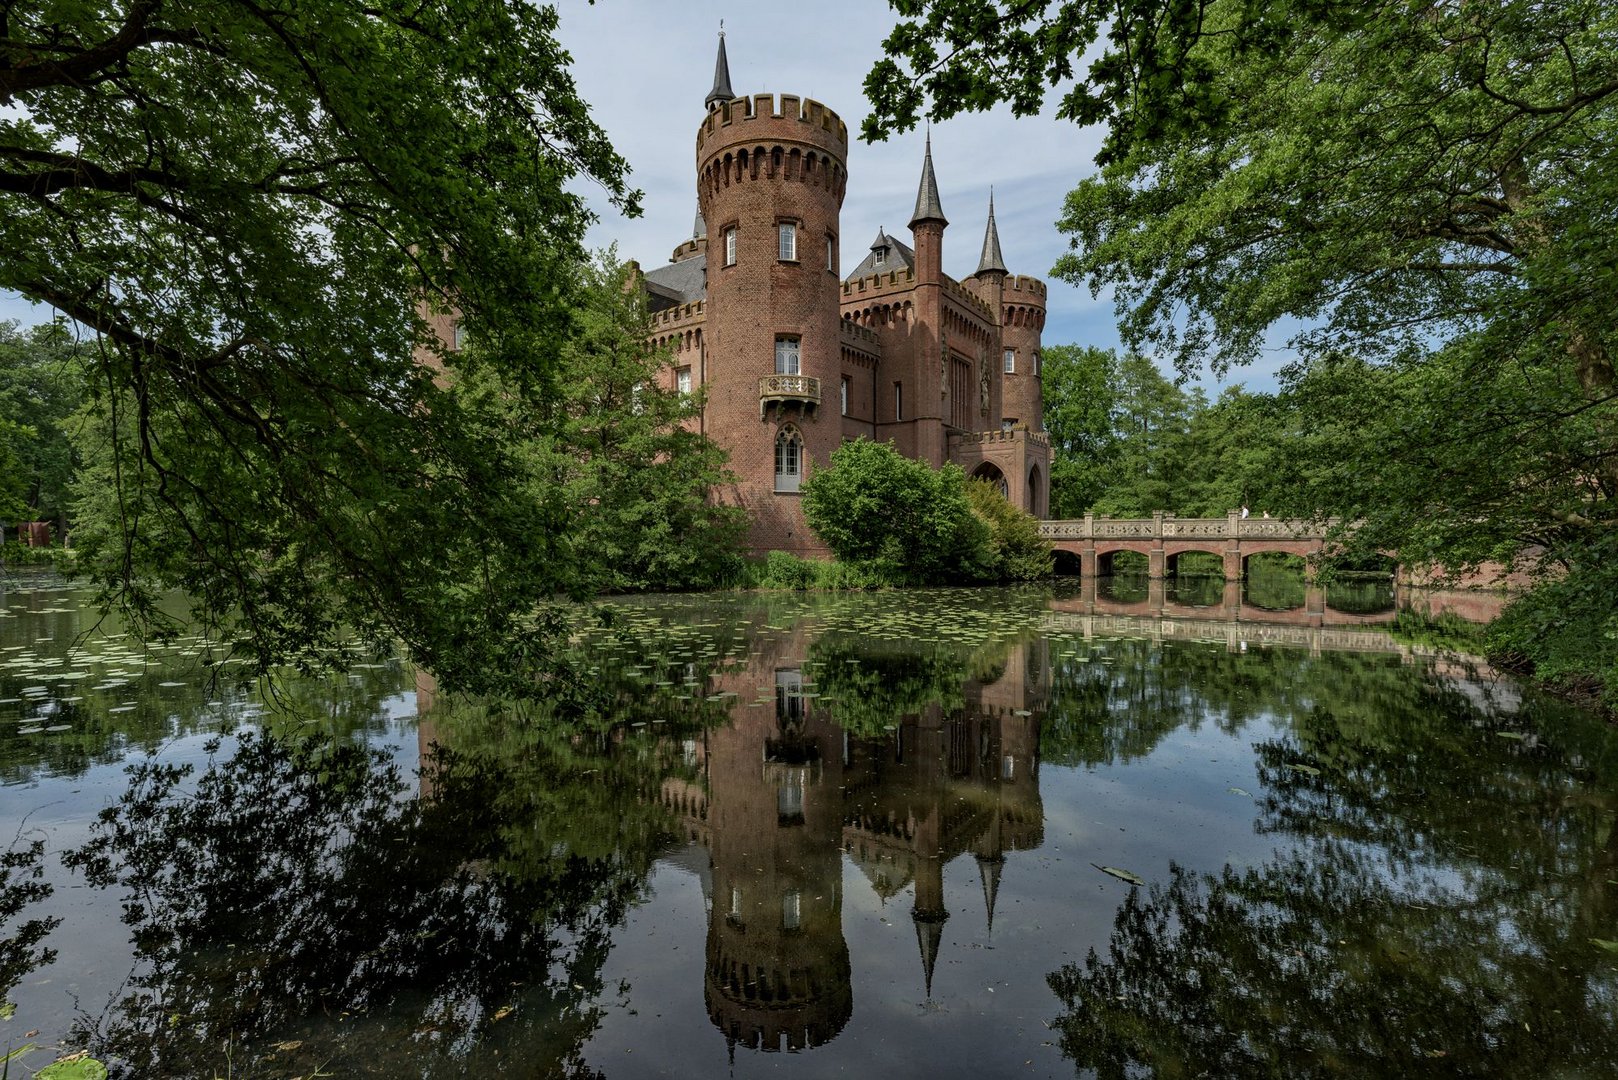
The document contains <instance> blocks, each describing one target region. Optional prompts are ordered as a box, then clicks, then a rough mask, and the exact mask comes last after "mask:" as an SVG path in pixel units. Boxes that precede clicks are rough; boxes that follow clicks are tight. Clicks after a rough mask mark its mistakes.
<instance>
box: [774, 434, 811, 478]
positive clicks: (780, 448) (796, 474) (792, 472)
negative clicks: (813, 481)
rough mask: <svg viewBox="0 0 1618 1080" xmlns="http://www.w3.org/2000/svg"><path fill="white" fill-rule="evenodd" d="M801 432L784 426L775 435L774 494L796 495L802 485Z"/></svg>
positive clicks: (802, 457)
mask: <svg viewBox="0 0 1618 1080" xmlns="http://www.w3.org/2000/svg"><path fill="white" fill-rule="evenodd" d="M803 460H804V442H803V432H801V431H799V430H798V429H797V427H796V426H795V425H793V424H786V425H783V426H782V427H781V429H780V430H779V431H777V432H776V433H775V492H776V494H778V495H796V494H798V493H799V492H800V491H801V490H802V485H803Z"/></svg>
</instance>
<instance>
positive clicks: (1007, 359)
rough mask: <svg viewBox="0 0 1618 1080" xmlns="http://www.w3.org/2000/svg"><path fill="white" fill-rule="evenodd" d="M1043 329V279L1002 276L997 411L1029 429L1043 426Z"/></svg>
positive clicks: (1042, 429) (1038, 428)
mask: <svg viewBox="0 0 1618 1080" xmlns="http://www.w3.org/2000/svg"><path fill="white" fill-rule="evenodd" d="M1044 329H1045V283H1044V282H1043V281H1040V280H1039V279H1038V278H1031V277H1024V276H1022V275H1020V274H1018V275H1015V276H1012V277H1005V278H1003V286H1002V289H1001V300H1000V348H1001V350H1002V351H1001V375H1000V388H1001V390H1000V392H1001V398H1000V400H1001V407H1000V408H1001V411H1000V415H1001V416H1002V417H1004V418H1006V419H1011V420H1016V421H1017V423H1018V425H1020V426H1025V427H1027V428H1029V429H1030V430H1032V431H1044V430H1045V415H1044V413H1045V396H1044V394H1043V392H1042V391H1041V388H1040V381H1039V380H1040V364H1041V359H1040V333H1041V332H1042V331H1043V330H1044ZM1008 369H1009V370H1008Z"/></svg>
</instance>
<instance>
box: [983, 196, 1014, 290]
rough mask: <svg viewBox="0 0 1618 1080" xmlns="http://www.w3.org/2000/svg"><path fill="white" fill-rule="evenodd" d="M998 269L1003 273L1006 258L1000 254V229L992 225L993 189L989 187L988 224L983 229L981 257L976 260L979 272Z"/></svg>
mask: <svg viewBox="0 0 1618 1080" xmlns="http://www.w3.org/2000/svg"><path fill="white" fill-rule="evenodd" d="M991 270H998V271H1000V273H1002V274H1004V273H1006V272H1007V270H1006V260H1005V259H1004V258H1002V257H1001V255H1000V230H999V229H996V228H995V227H994V189H993V188H990V189H989V225H988V228H986V229H984V230H983V258H981V259H979V260H978V270H977V272H978V273H979V274H983V273H987V272H989V271H991Z"/></svg>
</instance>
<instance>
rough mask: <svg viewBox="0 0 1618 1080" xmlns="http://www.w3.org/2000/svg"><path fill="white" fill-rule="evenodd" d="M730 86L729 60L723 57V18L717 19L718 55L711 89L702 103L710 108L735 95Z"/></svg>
mask: <svg viewBox="0 0 1618 1080" xmlns="http://www.w3.org/2000/svg"><path fill="white" fill-rule="evenodd" d="M735 96H736V93H735V91H733V90H731V88H730V61H729V60H727V59H726V58H725V20H724V19H720V20H719V56H718V58H717V59H716V60H714V65H713V89H712V90H710V91H708V96H707V97H705V98H703V99H702V100H703V104H704V105H706V106H708V108H710V109H712V108H713V107H714V106H715V105H722V104H724V103H725V102H727V101H729V100H730V99H731V98H733V97H735Z"/></svg>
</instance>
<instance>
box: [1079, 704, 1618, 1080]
mask: <svg viewBox="0 0 1618 1080" xmlns="http://www.w3.org/2000/svg"><path fill="white" fill-rule="evenodd" d="M1389 685H1390V686H1392V685H1394V684H1393V683H1392V681H1391V680H1390V684H1389ZM1415 685H1416V686H1418V687H1419V686H1421V685H1422V684H1420V683H1417V684H1415ZM1425 685H1426V689H1424V690H1419V691H1417V693H1418V694H1419V695H1421V696H1423V697H1424V698H1425V700H1424V701H1422V702H1408V703H1406V705H1407V706H1409V705H1416V704H1420V705H1423V706H1424V707H1423V708H1416V709H1412V708H1409V707H1405V708H1397V709H1390V708H1381V707H1376V706H1374V705H1372V706H1369V707H1367V706H1364V705H1362V706H1360V707H1357V708H1356V707H1355V706H1354V705H1353V703H1352V702H1349V701H1347V700H1346V699H1340V700H1338V701H1330V700H1328V701H1325V702H1322V703H1321V704H1320V705H1319V706H1317V707H1316V708H1314V709H1313V710H1312V711H1305V712H1303V713H1301V714H1300V716H1299V719H1298V720H1297V721H1296V722H1295V723H1294V724H1293V726H1292V727H1291V729H1290V730H1288V731H1286V732H1284V733H1283V734H1281V735H1280V736H1278V737H1274V738H1270V739H1267V740H1265V741H1262V742H1259V743H1257V744H1256V747H1255V749H1256V751H1257V754H1258V757H1259V761H1260V770H1259V771H1260V778H1261V780H1262V781H1263V783H1264V785H1265V792H1264V794H1263V795H1261V796H1260V798H1259V800H1258V807H1259V818H1258V821H1257V822H1256V826H1257V828H1258V829H1259V830H1260V831H1262V832H1268V833H1271V834H1274V835H1277V836H1278V837H1286V838H1288V842H1287V845H1286V846H1287V847H1288V848H1290V849H1291V850H1278V852H1277V854H1276V855H1275V856H1274V857H1273V858H1272V859H1270V860H1268V861H1266V862H1264V863H1263V864H1262V865H1259V866H1256V867H1251V868H1246V869H1239V868H1234V867H1226V868H1225V869H1224V870H1223V871H1222V872H1221V873H1219V874H1202V875H1198V874H1195V873H1193V872H1191V871H1189V870H1187V869H1185V868H1184V867H1181V866H1178V865H1176V866H1173V868H1172V871H1171V876H1170V879H1169V881H1168V882H1167V884H1158V885H1153V886H1152V887H1151V888H1150V889H1149V890H1138V889H1137V890H1132V891H1131V894H1130V896H1129V898H1128V899H1127V900H1126V902H1125V903H1124V905H1123V906H1122V908H1121V909H1120V910H1119V912H1118V914H1117V916H1116V920H1115V922H1114V927H1113V932H1112V936H1111V941H1110V943H1109V945H1108V947H1107V949H1106V951H1105V953H1104V954H1103V953H1098V952H1097V951H1095V950H1092V951H1091V952H1090V954H1089V956H1088V957H1087V959H1086V960H1085V962H1084V963H1083V964H1082V965H1080V964H1068V965H1065V966H1063V967H1062V968H1060V969H1059V970H1057V971H1056V972H1054V973H1052V974H1051V975H1050V976H1049V980H1048V981H1049V983H1050V986H1051V988H1052V989H1053V990H1054V991H1055V992H1056V994H1057V996H1058V997H1059V998H1060V1000H1061V1002H1062V1004H1063V1006H1064V1007H1065V1009H1066V1012H1065V1013H1064V1015H1062V1016H1061V1017H1060V1018H1059V1019H1058V1020H1057V1023H1056V1026H1057V1030H1058V1031H1059V1032H1060V1040H1061V1041H1060V1045H1061V1048H1062V1050H1063V1052H1064V1053H1065V1054H1066V1055H1067V1056H1069V1057H1070V1058H1071V1059H1072V1060H1073V1062H1074V1064H1075V1065H1076V1066H1077V1067H1078V1068H1079V1069H1080V1070H1094V1073H1095V1075H1097V1076H1098V1077H1101V1078H1103V1080H1106V1078H1122V1077H1126V1076H1128V1077H1133V1076H1141V1075H1155V1076H1242V1077H1307V1076H1322V1077H1324V1076H1333V1077H1339V1076H1365V1077H1383V1076H1547V1075H1559V1076H1610V1075H1618V965H1615V964H1614V962H1613V957H1612V955H1611V954H1610V953H1609V952H1606V951H1604V950H1603V949H1602V948H1600V947H1598V946H1597V945H1596V944H1595V943H1594V942H1592V938H1601V939H1610V938H1612V937H1614V936H1618V934H1615V930H1618V927H1615V917H1618V828H1615V827H1614V824H1613V822H1614V812H1615V811H1618V798H1615V797H1614V794H1613V793H1614V792H1615V791H1618V782H1615V780H1618V762H1614V761H1613V760H1612V751H1611V746H1612V740H1611V739H1610V738H1607V737H1605V733H1604V732H1602V731H1601V730H1600V725H1599V724H1593V723H1591V722H1589V721H1588V720H1587V719H1584V720H1581V719H1578V718H1574V717H1571V716H1570V717H1568V718H1566V722H1565V723H1561V724H1556V723H1548V724H1547V725H1546V726H1545V727H1543V728H1542V729H1541V731H1540V732H1539V733H1538V735H1537V737H1536V736H1524V735H1522V734H1521V733H1518V732H1514V731H1510V730H1507V729H1504V728H1497V727H1496V726H1494V725H1497V724H1498V721H1491V722H1489V724H1488V725H1487V726H1485V727H1482V728H1480V727H1479V726H1478V723H1479V714H1477V713H1476V712H1474V711H1471V710H1469V709H1467V708H1465V706H1464V703H1463V702H1459V701H1457V700H1456V698H1457V695H1456V694H1455V693H1454V692H1453V691H1447V690H1445V689H1444V688H1443V687H1442V685H1441V684H1438V683H1436V682H1429V683H1427V684H1425ZM1326 696H1327V697H1328V698H1330V697H1331V695H1330V694H1329V692H1328V693H1327V695H1326ZM1333 706H1338V707H1336V708H1334V707H1333ZM1122 741H1123V742H1125V743H1127V740H1122ZM1568 777H1577V778H1578V780H1579V781H1580V782H1579V783H1576V784H1575V783H1570V782H1569V781H1568V780H1567V778H1568ZM1558 778H1561V782H1560V783H1559V782H1558ZM1573 1063H1577V1064H1576V1065H1574V1064H1573ZM1558 1069H1562V1070H1563V1071H1562V1072H1557V1071H1556V1070H1558ZM1569 1069H1571V1070H1572V1071H1568V1070H1569Z"/></svg>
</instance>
